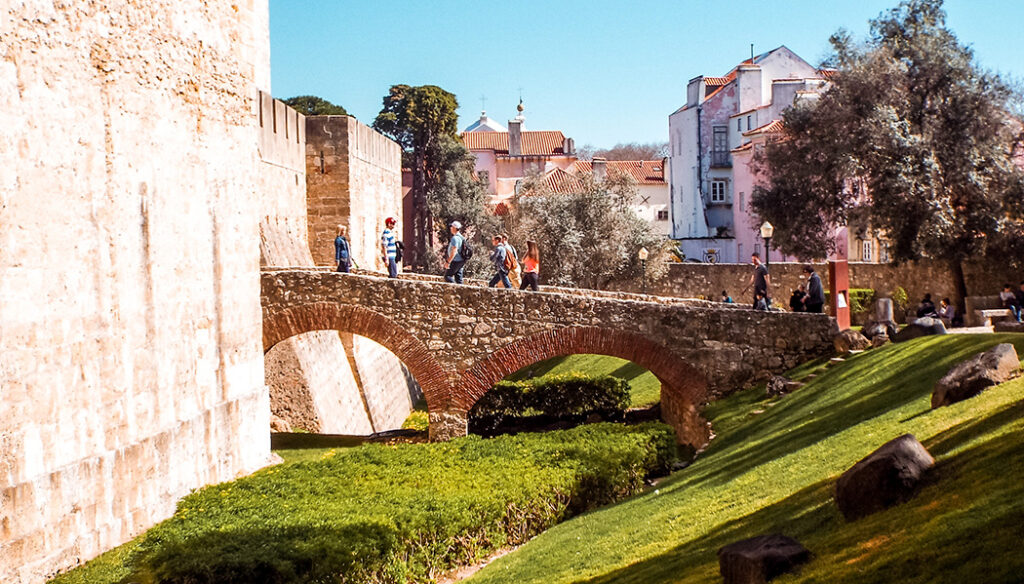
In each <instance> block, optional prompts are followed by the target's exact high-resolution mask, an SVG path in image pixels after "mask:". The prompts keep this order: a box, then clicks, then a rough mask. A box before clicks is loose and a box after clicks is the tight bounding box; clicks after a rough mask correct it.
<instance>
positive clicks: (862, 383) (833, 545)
mask: <svg viewBox="0 0 1024 584" xmlns="http://www.w3.org/2000/svg"><path fill="white" fill-rule="evenodd" d="M996 342H1012V343H1014V344H1015V345H1016V346H1017V350H1018V352H1021V353H1024V335H949V336H944V337H927V338H923V339H919V340H917V341H912V342H910V343H905V344H901V345H895V346H889V347H886V348H884V349H880V350H874V351H869V352H866V353H864V354H861V355H858V356H856V357H853V358H851V359H849V360H848V361H847V362H846V363H844V364H842V365H840V366H838V367H835V368H832V369H829V370H828V371H827V372H825V373H824V374H822V375H819V376H818V377H817V378H815V379H813V380H812V381H811V382H810V383H809V384H808V385H807V386H806V387H804V388H803V389H801V390H800V391H798V392H796V393H795V394H793V395H791V396H789V397H786V398H783V399H781V400H776V401H774V402H773V401H769V400H762V395H763V394H762V393H761V392H759V391H757V390H749V391H746V392H743V393H741V394H738V395H736V396H734V397H732V398H730V399H728V400H724V401H722V402H718V403H716V404H713V405H712V406H711V407H709V408H708V410H707V412H706V413H707V415H708V417H709V418H710V419H711V420H712V421H713V423H714V425H715V430H716V432H718V434H719V437H718V438H717V439H716V440H715V441H714V442H713V443H712V446H711V447H710V448H709V449H708V451H707V452H706V453H705V454H704V455H702V457H701V458H700V459H698V461H697V462H695V463H694V464H693V465H692V466H690V467H689V468H687V469H685V470H683V471H681V472H679V473H676V474H675V475H673V477H672V478H671V479H669V480H667V481H665V482H664V483H662V484H660V485H659V487H658V489H657V490H656V491H649V492H647V493H646V494H644V495H641V496H638V497H635V498H633V499H630V500H628V501H626V502H623V503H620V504H618V505H615V506H612V507H608V508H604V509H601V510H598V511H594V512H592V513H589V514H587V515H585V516H581V517H578V518H576V519H574V520H572V521H569V522H566V523H563V524H561V525H559V526H556V527H554V528H552V529H550V530H548V531H547V532H545V533H544V534H542V535H540V536H539V537H537V538H536V539H534V540H533V541H531V542H530V543H528V544H527V545H525V546H523V547H522V548H521V549H519V550H518V551H517V552H515V553H513V554H510V555H508V556H505V557H503V558H501V559H499V560H497V561H495V562H494V563H493V564H491V565H490V566H488V567H487V568H485V569H484V570H482V571H481V572H480V573H478V574H477V576H476V577H474V578H473V579H472V582H474V583H490V582H517V583H526V582H543V583H545V584H555V583H559V582H566V583H568V582H574V583H581V584H582V583H587V584H597V583H610V582H637V583H640V582H642V583H645V584H648V583H650V584H654V583H659V582H720V581H721V577H720V576H719V574H718V564H717V557H716V554H715V552H716V550H717V549H718V548H719V547H721V546H723V545H725V544H727V543H730V542H733V541H736V540H739V539H743V538H747V537H752V536H755V535H760V534H763V533H770V532H776V531H781V532H784V533H786V534H788V535H791V536H793V537H796V538H797V539H799V540H800V541H802V542H803V543H804V544H805V545H807V547H808V548H809V549H810V550H811V551H812V552H813V553H814V554H815V559H814V561H813V562H812V563H811V564H809V565H808V566H806V567H805V568H804V569H803V570H802V572H801V573H800V574H798V575H789V576H785V577H783V578H779V579H777V580H775V582H780V583H784V582H857V583H869V582H879V583H882V582H901V583H909V582H922V583H924V582H980V581H984V582H1019V581H1020V577H1021V576H1020V574H1024V554H1021V553H1020V550H1019V547H1020V542H1021V541H1022V540H1024V448H1021V444H1022V442H1024V379H1018V380H1015V381H1012V382H1010V383H1007V384H1004V385H1003V386H1000V387H999V388H996V389H993V390H990V391H988V392H986V393H984V394H982V395H981V396H978V397H976V398H974V399H971V400H967V401H965V402H961V403H959V404H955V405H953V406H950V407H946V408H941V409H939V410H935V411H932V410H931V409H930V408H929V403H930V402H929V400H930V394H931V388H932V386H933V385H934V383H935V381H936V380H937V379H938V378H939V377H941V376H942V375H943V374H944V373H945V372H946V371H947V370H948V369H949V368H950V367H952V366H953V365H954V364H955V363H957V362H958V361H961V360H963V359H964V358H966V357H968V356H970V355H972V354H974V353H977V352H979V351H982V350H984V349H987V348H988V347H990V346H991V345H993V344H995V343H996ZM759 411H760V412H761V413H758V412H759ZM908 432H909V433H913V434H914V435H916V436H917V438H918V439H920V440H921V441H922V442H923V443H924V444H925V446H926V447H928V449H929V450H930V451H931V453H932V454H933V455H934V456H935V457H936V459H937V467H936V468H935V469H934V471H933V472H932V473H931V475H930V479H929V482H930V484H928V485H926V486H925V487H924V488H923V489H922V490H921V491H920V493H918V496H917V497H915V498H914V499H913V500H911V501H910V502H909V503H906V504H904V505H900V506H897V507H895V508H892V509H889V510H887V511H884V512H882V513H878V514H875V515H872V516H870V517H867V518H864V519H861V520H859V521H856V522H854V523H847V522H846V521H844V520H843V518H842V516H841V515H840V514H839V512H838V511H837V509H836V508H835V505H834V502H833V500H832V493H833V492H834V488H835V480H836V478H837V477H838V475H839V474H841V473H842V472H843V471H844V470H846V469H847V468H849V467H850V466H852V465H853V464H854V463H855V462H856V461H857V460H859V459H860V458H862V457H864V456H865V455H867V454H868V453H869V452H871V451H872V450H874V449H875V448H877V447H878V446H880V445H881V444H883V443H885V442H886V441H888V440H890V439H892V438H894V437H896V436H898V435H900V434H903V433H908Z"/></svg>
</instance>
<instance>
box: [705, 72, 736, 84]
mask: <svg viewBox="0 0 1024 584" xmlns="http://www.w3.org/2000/svg"><path fill="white" fill-rule="evenodd" d="M735 77H736V74H735V73H733V74H732V75H731V76H729V77H705V78H704V85H706V86H714V87H717V86H719V85H725V84H726V83H728V82H730V81H732V80H733V79H734V78H735Z"/></svg>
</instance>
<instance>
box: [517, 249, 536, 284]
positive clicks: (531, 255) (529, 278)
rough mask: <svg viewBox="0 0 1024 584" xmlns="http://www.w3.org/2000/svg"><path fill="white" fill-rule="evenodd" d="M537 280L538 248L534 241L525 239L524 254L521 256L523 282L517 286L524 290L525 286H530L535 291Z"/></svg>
mask: <svg viewBox="0 0 1024 584" xmlns="http://www.w3.org/2000/svg"><path fill="white" fill-rule="evenodd" d="M539 280H540V248H538V247H537V242H536V241H529V240H527V242H526V255H525V256H523V283H522V285H520V286H519V289H520V290H526V288H530V290H533V291H534V292H536V291H537V284H538V283H539Z"/></svg>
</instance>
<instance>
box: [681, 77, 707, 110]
mask: <svg viewBox="0 0 1024 584" xmlns="http://www.w3.org/2000/svg"><path fill="white" fill-rule="evenodd" d="M705 91H707V88H706V87H705V86H704V76H703V75H701V76H699V77H694V78H693V79H691V80H690V82H689V83H687V84H686V107H694V106H697V105H700V104H701V103H703V102H704V93H705Z"/></svg>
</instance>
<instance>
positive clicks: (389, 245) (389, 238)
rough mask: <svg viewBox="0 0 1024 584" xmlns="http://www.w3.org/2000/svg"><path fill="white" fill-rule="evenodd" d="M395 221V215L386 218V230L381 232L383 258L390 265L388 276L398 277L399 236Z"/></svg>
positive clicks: (385, 263)
mask: <svg viewBox="0 0 1024 584" xmlns="http://www.w3.org/2000/svg"><path fill="white" fill-rule="evenodd" d="M395 223H397V221H395V218H394V217H388V218H387V219H385V220H384V232H383V233H381V234H380V251H381V259H382V260H384V265H386V266H387V267H388V277H389V278H397V277H398V261H397V259H396V258H397V257H398V244H397V243H396V242H397V238H396V237H395V231H394V229H395Z"/></svg>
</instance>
